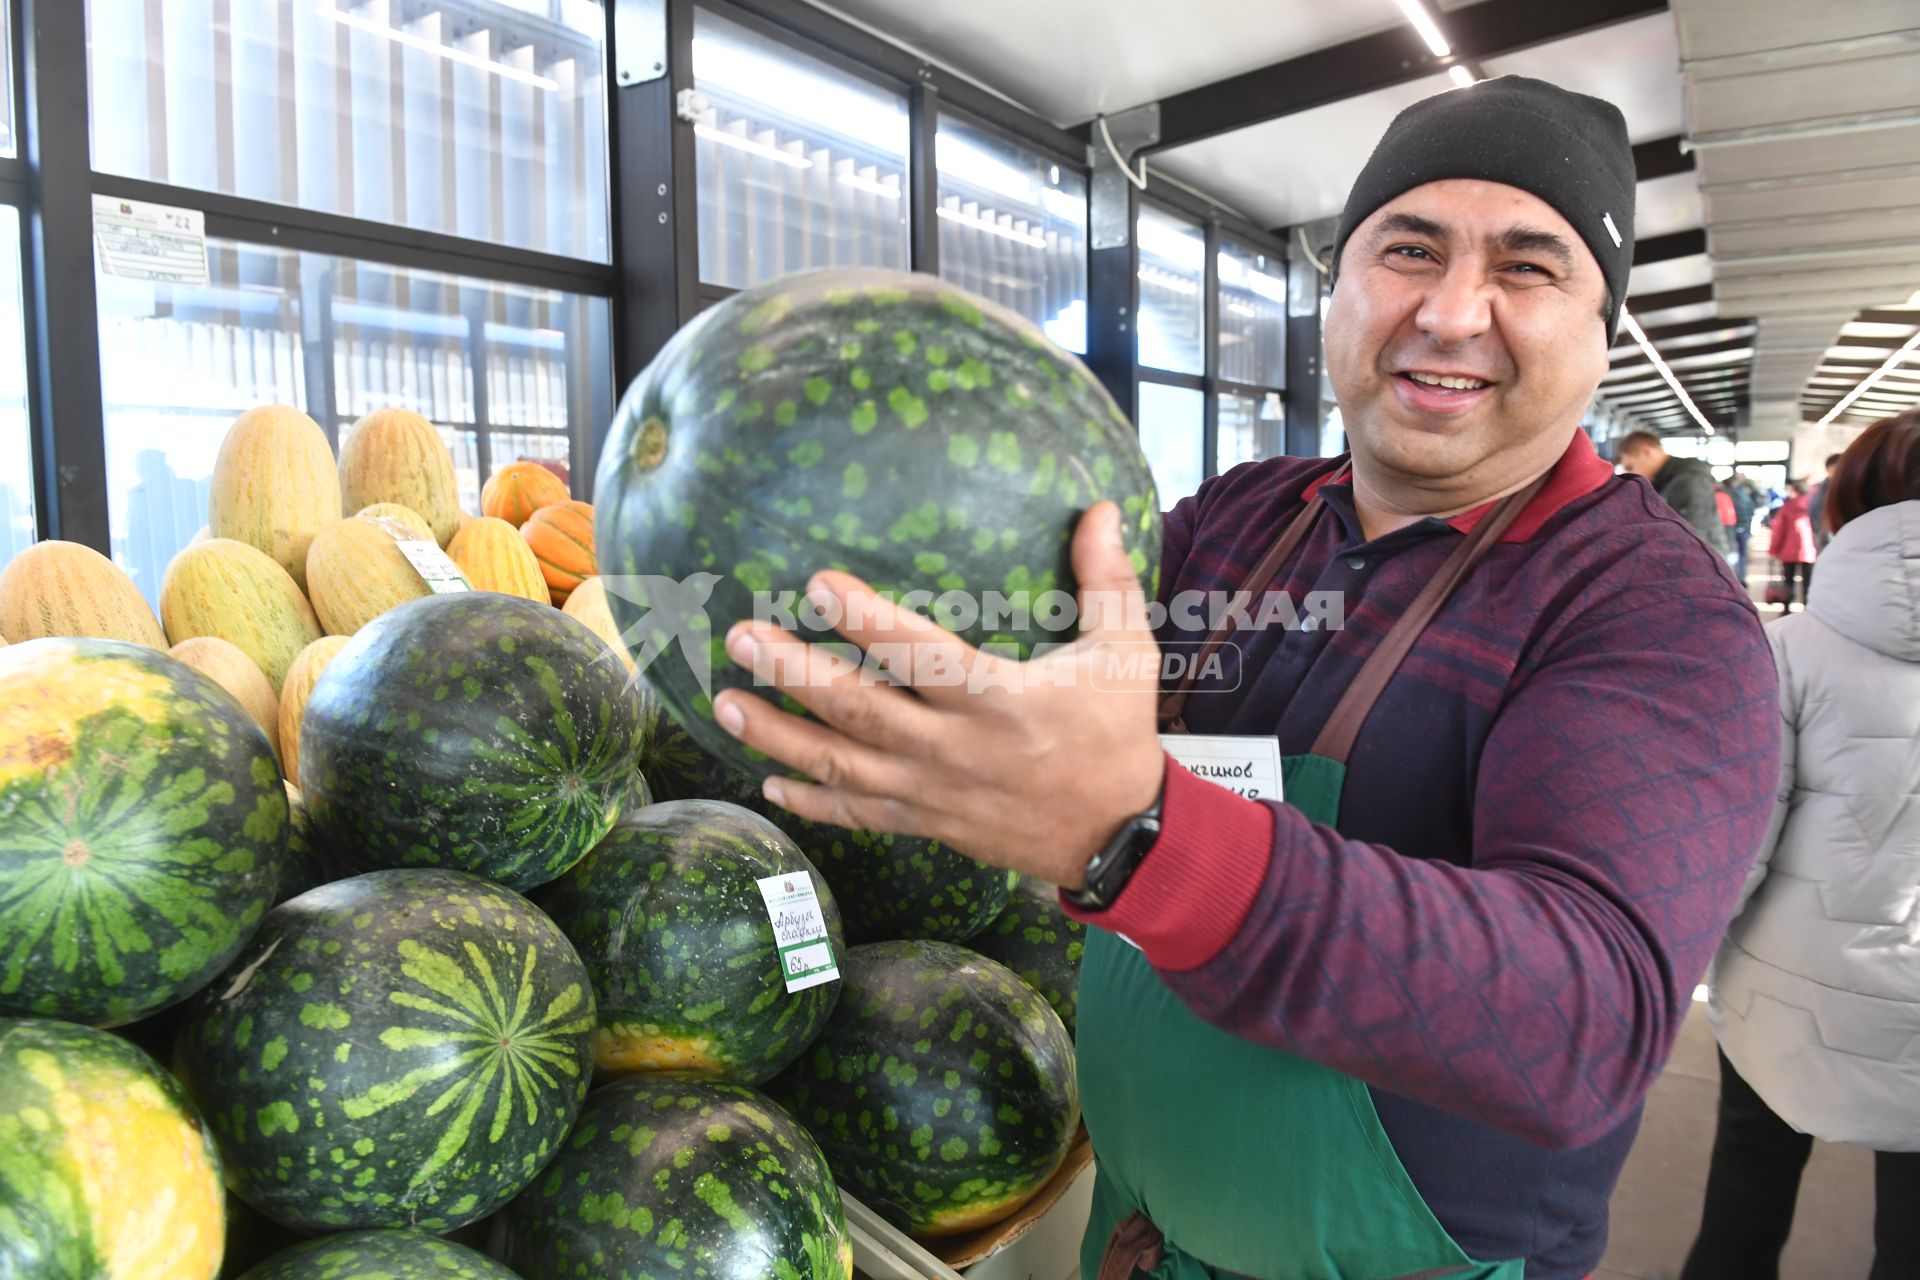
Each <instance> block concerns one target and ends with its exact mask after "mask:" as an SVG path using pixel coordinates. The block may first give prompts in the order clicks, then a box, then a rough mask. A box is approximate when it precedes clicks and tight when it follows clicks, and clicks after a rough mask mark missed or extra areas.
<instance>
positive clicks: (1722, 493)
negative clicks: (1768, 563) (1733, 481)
mask: <svg viewBox="0 0 1920 1280" xmlns="http://www.w3.org/2000/svg"><path fill="white" fill-rule="evenodd" d="M1713 506H1714V509H1715V510H1716V511H1718V512H1719V513H1720V527H1721V528H1722V529H1724V530H1725V531H1726V535H1727V551H1726V556H1727V567H1728V568H1729V569H1731V568H1733V567H1734V566H1735V565H1736V564H1738V563H1739V559H1740V557H1739V554H1738V553H1737V552H1736V551H1735V550H1734V545H1733V526H1734V525H1736V524H1738V523H1739V522H1740V513H1739V510H1738V509H1737V508H1736V507H1735V506H1734V505H1733V493H1732V491H1731V490H1729V489H1728V488H1727V486H1726V485H1725V484H1724V483H1723V484H1716V485H1715V486H1713ZM1741 580H1742V581H1745V579H1741Z"/></svg>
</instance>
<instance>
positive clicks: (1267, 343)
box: [1219, 240, 1287, 387]
mask: <svg viewBox="0 0 1920 1280" xmlns="http://www.w3.org/2000/svg"><path fill="white" fill-rule="evenodd" d="M1219 267H1220V376H1221V377H1222V378H1225V379H1226V380H1227V381H1229V382H1248V383H1252V384H1253V385H1254V386H1257V387H1283V386H1285V385H1286V382H1287V269H1286V265H1285V264H1284V263H1282V262H1280V261H1279V260H1278V259H1276V258H1273V257H1270V256H1269V255H1267V254H1264V253H1259V252H1256V251H1255V250H1252V249H1249V248H1247V247H1245V246H1244V245H1238V244H1235V243H1234V242H1233V241H1231V240H1222V241H1221V242H1220V263H1219Z"/></svg>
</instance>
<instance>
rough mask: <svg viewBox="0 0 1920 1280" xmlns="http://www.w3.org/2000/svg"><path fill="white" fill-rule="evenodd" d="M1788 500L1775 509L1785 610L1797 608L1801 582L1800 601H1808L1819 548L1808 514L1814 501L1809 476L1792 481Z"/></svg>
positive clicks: (1776, 549)
mask: <svg viewBox="0 0 1920 1280" xmlns="http://www.w3.org/2000/svg"><path fill="white" fill-rule="evenodd" d="M1787 488H1788V489H1789V490H1791V492H1790V493H1789V494H1788V495H1787V500H1786V501H1785V502H1783V503H1781V504H1780V505H1779V506H1778V507H1776V508H1775V509H1774V512H1773V516H1772V519H1771V521H1770V523H1771V524H1772V526H1773V542H1772V548H1771V549H1772V552H1773V558H1774V559H1775V560H1778V561H1779V562H1780V575H1781V577H1782V578H1784V579H1785V580H1786V586H1787V596H1786V599H1785V600H1784V601H1783V602H1782V603H1781V612H1783V613H1792V612H1793V595H1794V584H1795V582H1796V580H1797V581H1798V583H1799V590H1800V603H1802V604H1805V603H1806V601H1807V596H1808V594H1809V593H1811V592H1812V590H1813V560H1814V556H1815V555H1817V554H1818V552H1817V551H1816V550H1815V549H1814V545H1813V522H1812V520H1811V519H1809V518H1808V516H1807V504H1808V503H1809V502H1810V501H1811V499H1810V498H1809V497H1808V493H1807V482H1806V481H1805V480H1794V481H1791V482H1790V483H1789V484H1788V486H1787Z"/></svg>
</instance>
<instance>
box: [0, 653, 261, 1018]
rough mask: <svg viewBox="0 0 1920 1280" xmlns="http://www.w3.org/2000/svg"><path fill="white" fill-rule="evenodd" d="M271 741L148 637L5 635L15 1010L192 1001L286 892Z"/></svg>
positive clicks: (1, 846) (102, 1011) (1, 877)
mask: <svg viewBox="0 0 1920 1280" xmlns="http://www.w3.org/2000/svg"><path fill="white" fill-rule="evenodd" d="M286 860H287V796H286V791H285V789H284V787H282V785H281V783H280V779H279V765H278V764H277V763H276V762H275V758H274V754H273V747H272V746H271V745H270V744H269V743H268V741H267V737H266V735H265V734H264V733H262V732H261V731H260V727H259V726H258V725H256V724H255V723H254V722H253V720H252V719H251V718H249V717H248V715H247V714H246V712H244V711H242V710H241V709H240V707H239V705H238V704H237V703H235V702H234V700H233V699H232V697H231V696H230V695H228V693H227V692H226V691H225V690H224V689H222V688H221V687H220V686H219V685H217V684H215V683H214V682H213V681H212V680H210V679H208V678H207V677H206V676H203V675H201V674H200V673H199V672H198V671H195V670H193V669H192V668H191V667H188V666H186V665H185V664H184V663H180V662H176V661H174V660H173V659H172V658H169V657H168V656H167V655H166V654H164V653H160V652H158V651H157V650H154V649H149V648H147V647H145V646H143V645H135V644H124V643H121V642H119V641H113V640H65V639H47V640H33V641H29V642H27V643H25V644H17V645H12V646H9V647H7V648H5V649H0V1014H8V1013H11V1014H23V1015H24V1014H31V1015H43V1016H46V1017H53V1018H64V1019H67V1020H70V1021H74V1022H86V1023H93V1024H97V1025H104V1026H111V1025H114V1024H117V1023H122V1022H130V1021H132V1020H134V1019H137V1018H140V1017H142V1016H144V1015H146V1014H148V1013H151V1012H153V1011H154V1010H156V1009H161V1008H164V1007H165V1006H167V1005H169V1004H172V1003H174V1002H175V1001H178V1000H183V999H185V998H186V997H187V996H189V995H192V994H193V992H194V991H196V990H198V989H199V988H200V987H201V986H202V985H204V984H205V983H207V982H208V981H210V980H211V979H212V978H213V976H214V975H215V974H217V973H219V972H220V970H221V969H222V968H224V967H225V966H226V964H227V962H228V961H229V960H231V959H232V958H233V956H234V953H235V952H237V951H238V950H239V949H240V947H241V945H242V944H243V943H245V942H246V940H247V936H248V935H249V934H251V933H252V932H253V930H254V928H255V927H256V926H257V925H258V924H259V923H260V917H261V916H262V915H263V914H265V912H266V910H267V908H268V907H269V906H271V905H272V903H273V895H274V888H275V886H276V885H277V884H278V883H279V880H280V876H281V873H282V869H283V866H284V864H285V862H286Z"/></svg>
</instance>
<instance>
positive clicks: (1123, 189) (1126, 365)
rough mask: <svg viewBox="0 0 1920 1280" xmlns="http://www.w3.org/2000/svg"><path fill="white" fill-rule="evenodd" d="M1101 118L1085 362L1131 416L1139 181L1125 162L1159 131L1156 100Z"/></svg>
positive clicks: (1093, 152)
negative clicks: (1125, 111) (1116, 114)
mask: <svg viewBox="0 0 1920 1280" xmlns="http://www.w3.org/2000/svg"><path fill="white" fill-rule="evenodd" d="M1104 123H1105V128H1104V129H1103V128H1101V127H1100V125H1099V124H1096V125H1095V127H1094V142H1093V144H1092V145H1091V146H1090V147H1089V148H1088V149H1087V150H1088V154H1089V158H1090V160H1091V161H1092V164H1093V181H1092V183H1091V184H1090V188H1089V191H1088V205H1087V227H1088V231H1089V233H1090V234H1089V241H1090V248H1089V250H1088V253H1087V368H1089V369H1091V370H1092V371H1093V374H1094V376H1095V377H1097V378H1099V379H1100V381H1101V383H1103V384H1104V385H1105V386H1106V388H1107V393H1108V394H1109V395H1111V396H1112V397H1113V398H1114V400H1115V401H1117V402H1118V403H1119V405H1120V410H1121V412H1123V413H1125V414H1126V415H1127V419H1128V420H1129V421H1133V420H1134V419H1135V418H1136V417H1137V416H1138V412H1139V407H1140V393H1139V385H1140V366H1139V351H1138V346H1137V341H1138V317H1139V311H1140V246H1139V245H1138V244H1137V243H1136V238H1135V236H1134V228H1135V227H1136V226H1137V225H1139V221H1140V189H1139V188H1138V187H1137V186H1135V185H1134V183H1133V180H1132V178H1131V177H1130V175H1129V172H1128V170H1127V169H1126V168H1124V167H1123V166H1127V165H1131V164H1132V163H1133V155H1134V153H1135V152H1136V151H1138V150H1139V149H1140V148H1141V147H1143V146H1146V145H1147V144H1149V143H1151V142H1154V141H1156V140H1157V139H1158V138H1159V137H1160V108H1159V107H1158V106H1155V105H1149V106H1145V107H1136V108H1134V109H1133V110H1132V111H1129V112H1127V113H1126V114H1124V115H1120V116H1115V117H1112V118H1110V119H1108V120H1106V121H1105V122H1104ZM1109 139H1111V141H1112V146H1111V147H1109V146H1108V145H1107V144H1108V141H1109ZM1116 152H1117V153H1118V154H1115V153H1116Z"/></svg>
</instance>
